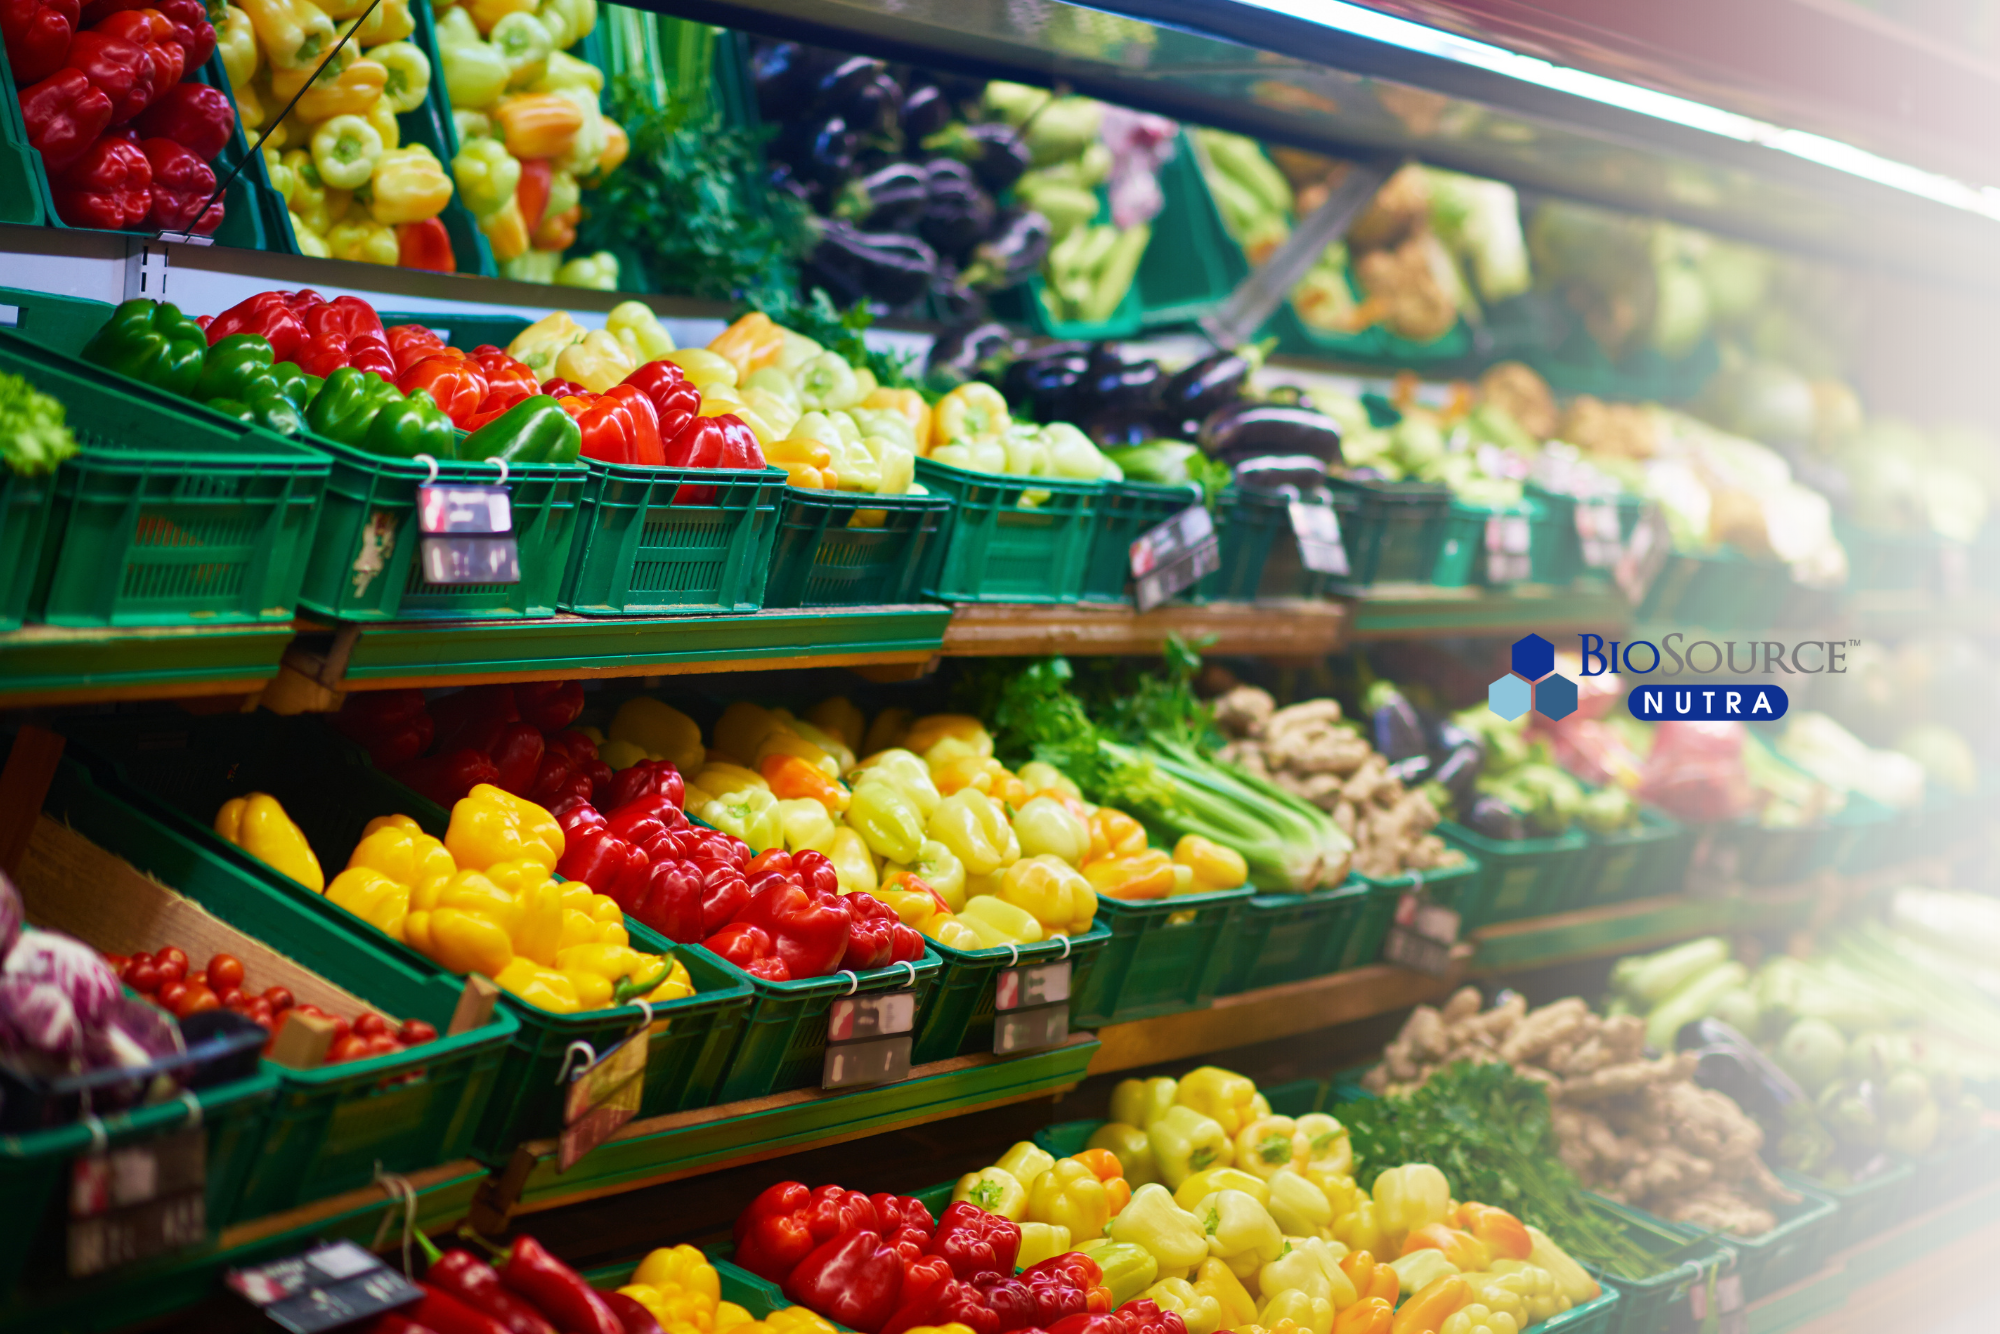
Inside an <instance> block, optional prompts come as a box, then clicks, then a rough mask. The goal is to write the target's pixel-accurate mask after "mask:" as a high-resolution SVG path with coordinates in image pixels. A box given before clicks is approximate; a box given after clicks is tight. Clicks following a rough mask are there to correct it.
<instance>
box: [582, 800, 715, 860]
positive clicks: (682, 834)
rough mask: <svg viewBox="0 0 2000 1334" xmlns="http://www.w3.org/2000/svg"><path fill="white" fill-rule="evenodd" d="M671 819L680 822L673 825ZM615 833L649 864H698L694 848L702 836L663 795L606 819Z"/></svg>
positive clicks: (627, 806) (629, 804)
mask: <svg viewBox="0 0 2000 1334" xmlns="http://www.w3.org/2000/svg"><path fill="white" fill-rule="evenodd" d="M669 819H677V820H678V821H679V823H677V824H669V823H668V820H669ZM605 823H606V826H607V827H608V828H609V829H610V830H611V832H612V833H614V834H616V835H618V837H620V838H622V839H624V840H625V841H626V842H628V843H630V844H631V845H632V846H633V847H635V848H638V849H640V850H641V851H643V852H644V853H645V854H646V859H647V860H648V861H655V862H658V861H670V862H687V863H688V864H689V866H690V867H692V866H693V863H694V847H695V843H696V841H697V840H698V839H699V837H700V835H698V834H696V833H695V831H694V829H693V827H692V826H690V825H688V824H687V822H686V817H685V816H683V815H682V814H681V812H680V811H679V810H678V809H677V808H675V807H674V806H673V805H671V804H669V803H668V802H667V800H666V798H665V797H664V796H663V795H661V794H655V795H654V796H652V797H649V798H644V799H641V800H639V801H630V802H627V803H625V804H624V805H623V806H620V807H618V808H616V809H615V810H613V811H612V812H611V814H610V815H608V816H606V817H605Z"/></svg>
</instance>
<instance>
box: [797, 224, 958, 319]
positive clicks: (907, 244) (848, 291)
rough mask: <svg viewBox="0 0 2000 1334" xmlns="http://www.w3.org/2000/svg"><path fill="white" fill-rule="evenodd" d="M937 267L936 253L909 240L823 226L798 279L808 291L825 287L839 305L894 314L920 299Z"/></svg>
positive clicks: (833, 226)
mask: <svg viewBox="0 0 2000 1334" xmlns="http://www.w3.org/2000/svg"><path fill="white" fill-rule="evenodd" d="M937 267H938V258H937V252H936V251H934V250H932V249H931V248H930V247H929V246H927V245H925V244H924V243H923V242H922V241H919V240H917V239H916V238H915V237H913V236H899V235H896V234H895V233H893V232H864V231H861V230H859V229H858V228H855V227H852V226H850V225H849V224H847V223H844V222H825V223H822V224H820V236H819V243H818V244H817V245H815V246H814V247H813V249H812V253H811V254H810V255H808V256H807V257H806V261H805V264H804V265H803V266H802V276H803V277H804V278H805V281H806V283H807V285H808V286H812V285H819V286H823V287H825V288H826V289H827V293H828V295H830V296H832V297H833V298H834V300H835V303H836V304H838V305H843V306H847V305H853V304H855V303H856V302H857V301H863V300H866V301H876V302H880V303H881V304H883V305H885V306H888V307H890V308H892V309H895V308H898V307H902V306H908V305H912V304H914V303H915V302H916V301H918V300H919V299H920V298H922V296H923V295H924V293H925V292H927V291H929V290H930V285H931V280H932V279H933V278H934V277H936V275H937Z"/></svg>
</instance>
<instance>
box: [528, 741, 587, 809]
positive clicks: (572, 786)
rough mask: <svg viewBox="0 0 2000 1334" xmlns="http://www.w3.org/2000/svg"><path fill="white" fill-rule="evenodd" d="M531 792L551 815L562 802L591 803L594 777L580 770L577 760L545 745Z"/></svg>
mask: <svg viewBox="0 0 2000 1334" xmlns="http://www.w3.org/2000/svg"><path fill="white" fill-rule="evenodd" d="M527 795H528V800H529V801H532V802H534V803H535V804H536V805H537V806H540V807H541V808H542V809H543V810H545V811H547V812H549V813H550V814H551V815H553V814H555V810H556V807H558V806H563V807H571V806H590V805H591V800H590V777H589V775H587V774H580V773H578V772H577V771H576V763H575V761H573V760H572V759H571V758H570V757H569V756H568V755H566V754H564V753H563V752H562V751H560V750H557V749H554V748H553V747H544V749H543V751H542V763H541V767H540V768H538V769H536V770H535V781H534V783H533V784H532V785H531V786H530V787H529V788H528V794H527ZM593 809H595V808H594V807H593Z"/></svg>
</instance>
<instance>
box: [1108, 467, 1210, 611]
mask: <svg viewBox="0 0 2000 1334" xmlns="http://www.w3.org/2000/svg"><path fill="white" fill-rule="evenodd" d="M1200 503H1201V489H1200V488H1199V487H1196V486H1193V485H1188V486H1161V485H1158V484H1156V483H1152V482H1108V483H1106V484H1105V487H1104V494H1103V495H1102V496H1101V497H1100V498H1099V499H1098V502H1097V530H1096V535H1095V536H1094V537H1092V539H1091V543H1090V564H1089V566H1088V568H1086V570H1085V571H1084V576H1083V593H1082V596H1081V600H1082V601H1084V602H1101V603H1110V604H1112V605H1119V604H1124V603H1129V602H1130V601H1131V596H1132V595H1131V592H1130V588H1129V586H1130V584H1131V582H1132V551H1131V548H1132V544H1133V543H1134V542H1136V541H1138V540H1139V538H1140V537H1141V536H1142V535H1144V534H1145V532H1146V531H1147V530H1148V529H1150V528H1153V527H1154V526H1156V525H1158V524H1161V523H1165V522H1166V521H1167V520H1168V519H1171V518H1173V517H1174V515H1176V514H1179V513H1180V512H1181V511H1182V510H1184V509H1186V508H1187V507H1188V506H1189V505H1199V504H1200ZM1217 526H1218V527H1220V524H1218V525H1217ZM1220 573H1221V571H1217V574H1218V575H1219V574H1220ZM1209 577H1210V578H1214V577H1216V576H1214V575H1211V576H1209Z"/></svg>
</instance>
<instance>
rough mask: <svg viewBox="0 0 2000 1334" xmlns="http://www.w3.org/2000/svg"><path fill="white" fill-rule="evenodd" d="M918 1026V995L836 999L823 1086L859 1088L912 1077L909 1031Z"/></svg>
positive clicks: (894, 993)
mask: <svg viewBox="0 0 2000 1334" xmlns="http://www.w3.org/2000/svg"><path fill="white" fill-rule="evenodd" d="M916 1026H917V993H916V992H914V991H878V992H876V993H874V994H872V995H868V996H842V997H840V998H839V999H837V1000H835V1001H834V1003H833V1009H832V1011H831V1012H830V1013H829V1014H828V1015H827V1022H826V1064H825V1065H824V1066H823V1067H822V1068H821V1073H820V1087H821V1088H829V1089H844V1088H857V1087H859V1086H861V1085H863V1084H893V1083H895V1082H896V1081H897V1080H899V1079H907V1078H908V1077H909V1074H910V1033H911V1030H912V1029H914V1028H915V1027H916Z"/></svg>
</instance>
